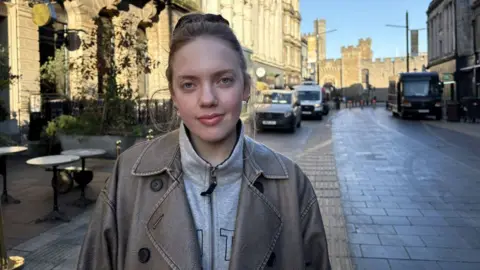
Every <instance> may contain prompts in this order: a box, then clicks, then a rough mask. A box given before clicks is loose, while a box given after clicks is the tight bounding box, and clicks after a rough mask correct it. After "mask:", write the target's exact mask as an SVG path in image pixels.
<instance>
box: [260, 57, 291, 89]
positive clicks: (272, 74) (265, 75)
mask: <svg viewBox="0 0 480 270" xmlns="http://www.w3.org/2000/svg"><path fill="white" fill-rule="evenodd" d="M253 68H254V71H255V77H256V80H257V81H259V82H263V83H266V84H267V85H268V87H269V88H271V89H283V88H284V84H285V80H284V72H283V70H282V69H280V68H277V67H274V66H270V65H267V64H264V63H260V62H254V63H253Z"/></svg>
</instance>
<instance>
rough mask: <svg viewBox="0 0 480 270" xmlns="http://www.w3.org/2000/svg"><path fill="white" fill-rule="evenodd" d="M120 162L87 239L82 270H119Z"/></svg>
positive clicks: (103, 193) (100, 198)
mask: <svg viewBox="0 0 480 270" xmlns="http://www.w3.org/2000/svg"><path fill="white" fill-rule="evenodd" d="M117 169H118V161H117V163H116V164H115V166H114V170H113V173H112V175H111V176H110V177H109V179H108V180H107V183H106V184H105V187H104V188H103V189H102V191H101V192H100V194H99V196H98V199H97V202H96V205H95V208H94V210H93V213H92V216H91V220H90V224H89V227H88V231H87V233H86V235H85V238H84V240H83V245H82V249H81V251H80V257H79V259H78V265H77V269H78V270H97V269H98V270H100V269H102V270H116V269H118V262H117V258H118V238H117V222H116V221H117V218H116V206H115V201H116V200H115V199H114V198H115V193H116V183H117V177H118V174H117Z"/></svg>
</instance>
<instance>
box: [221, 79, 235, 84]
mask: <svg viewBox="0 0 480 270" xmlns="http://www.w3.org/2000/svg"><path fill="white" fill-rule="evenodd" d="M220 83H221V84H225V85H230V84H232V83H233V79H232V78H222V79H220Z"/></svg>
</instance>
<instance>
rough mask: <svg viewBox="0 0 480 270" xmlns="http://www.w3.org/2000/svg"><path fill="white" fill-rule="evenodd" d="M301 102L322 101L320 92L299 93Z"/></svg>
mask: <svg viewBox="0 0 480 270" xmlns="http://www.w3.org/2000/svg"><path fill="white" fill-rule="evenodd" d="M298 99H300V100H320V91H298Z"/></svg>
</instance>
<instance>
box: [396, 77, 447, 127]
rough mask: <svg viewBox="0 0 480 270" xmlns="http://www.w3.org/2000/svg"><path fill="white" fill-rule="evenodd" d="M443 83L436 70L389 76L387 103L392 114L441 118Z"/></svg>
mask: <svg viewBox="0 0 480 270" xmlns="http://www.w3.org/2000/svg"><path fill="white" fill-rule="evenodd" d="M442 94H443V83H442V82H441V81H440V79H439V76H438V73H436V72H408V73H400V74H399V75H398V76H395V77H393V78H390V86H389V89H388V104H387V108H388V109H390V110H391V111H392V113H393V115H394V116H401V117H402V118H405V117H407V116H434V117H435V118H436V119H437V120H440V119H442V109H443V104H442Z"/></svg>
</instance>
